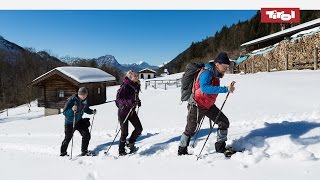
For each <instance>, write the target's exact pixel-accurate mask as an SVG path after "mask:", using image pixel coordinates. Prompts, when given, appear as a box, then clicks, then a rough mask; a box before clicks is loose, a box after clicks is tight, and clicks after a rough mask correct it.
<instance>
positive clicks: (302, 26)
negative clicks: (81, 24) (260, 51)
mask: <svg viewBox="0 0 320 180" xmlns="http://www.w3.org/2000/svg"><path fill="white" fill-rule="evenodd" d="M317 26H320V18H318V19H315V20H312V21H309V22H306V23H303V24H300V25H297V26H294V27H292V28H288V29H285V30H283V31H279V32H276V33H273V34H270V35H267V36H264V37H261V38H258V39H255V40H252V41H249V42H246V43H243V44H241V47H245V46H250V45H253V44H258V43H260V42H264V41H268V40H270V39H273V38H277V37H281V36H291V35H292V34H295V33H297V32H299V31H303V30H307V29H310V28H314V27H317Z"/></svg>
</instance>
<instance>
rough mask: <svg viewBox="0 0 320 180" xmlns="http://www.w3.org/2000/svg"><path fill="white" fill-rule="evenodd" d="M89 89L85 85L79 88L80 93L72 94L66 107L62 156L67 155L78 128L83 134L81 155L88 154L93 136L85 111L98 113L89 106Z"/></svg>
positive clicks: (64, 111) (64, 110)
mask: <svg viewBox="0 0 320 180" xmlns="http://www.w3.org/2000/svg"><path fill="white" fill-rule="evenodd" d="M87 96H88V90H87V88H85V87H81V88H79V90H78V94H75V95H73V96H71V97H70V98H69V99H68V101H67V103H66V105H65V107H64V109H63V115H64V116H65V124H64V132H65V138H64V140H63V141H62V145H61V149H60V153H61V154H60V156H66V155H67V149H68V145H69V142H70V140H71V139H72V136H73V133H74V131H75V130H78V131H79V133H80V134H81V136H82V145H81V155H82V156H85V155H88V153H89V152H88V146H89V141H90V138H91V135H90V132H89V126H90V121H89V120H90V119H89V118H82V116H83V113H87V114H96V110H95V109H94V110H92V109H90V108H89V105H88V103H87V100H86V99H87ZM74 120H75V127H74V128H73V121H74Z"/></svg>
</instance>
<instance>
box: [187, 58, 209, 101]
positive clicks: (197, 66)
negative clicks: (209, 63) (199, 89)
mask: <svg viewBox="0 0 320 180" xmlns="http://www.w3.org/2000/svg"><path fill="white" fill-rule="evenodd" d="M203 67H205V66H204V64H203V63H188V64H187V66H186V70H185V72H184V74H183V76H182V79H181V101H187V100H188V99H189V98H190V96H191V94H192V88H193V84H194V81H195V79H196V78H197V75H198V74H199V72H200V71H201V69H202V68H203Z"/></svg>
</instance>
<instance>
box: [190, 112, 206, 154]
mask: <svg viewBox="0 0 320 180" xmlns="http://www.w3.org/2000/svg"><path fill="white" fill-rule="evenodd" d="M204 118H205V116H203V118H202V119H201V121H200V124H199V125H198V126H197V132H196V136H195V138H194V139H193V143H192V146H191V147H193V148H194V147H195V143H196V140H197V137H198V134H199V131H200V129H201V126H202V123H203V121H204ZM209 120H210V119H209Z"/></svg>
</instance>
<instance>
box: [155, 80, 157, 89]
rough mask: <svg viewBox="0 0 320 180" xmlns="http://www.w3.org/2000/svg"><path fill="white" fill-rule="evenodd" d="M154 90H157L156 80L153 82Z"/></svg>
mask: <svg viewBox="0 0 320 180" xmlns="http://www.w3.org/2000/svg"><path fill="white" fill-rule="evenodd" d="M154 88H155V89H157V80H154Z"/></svg>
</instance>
